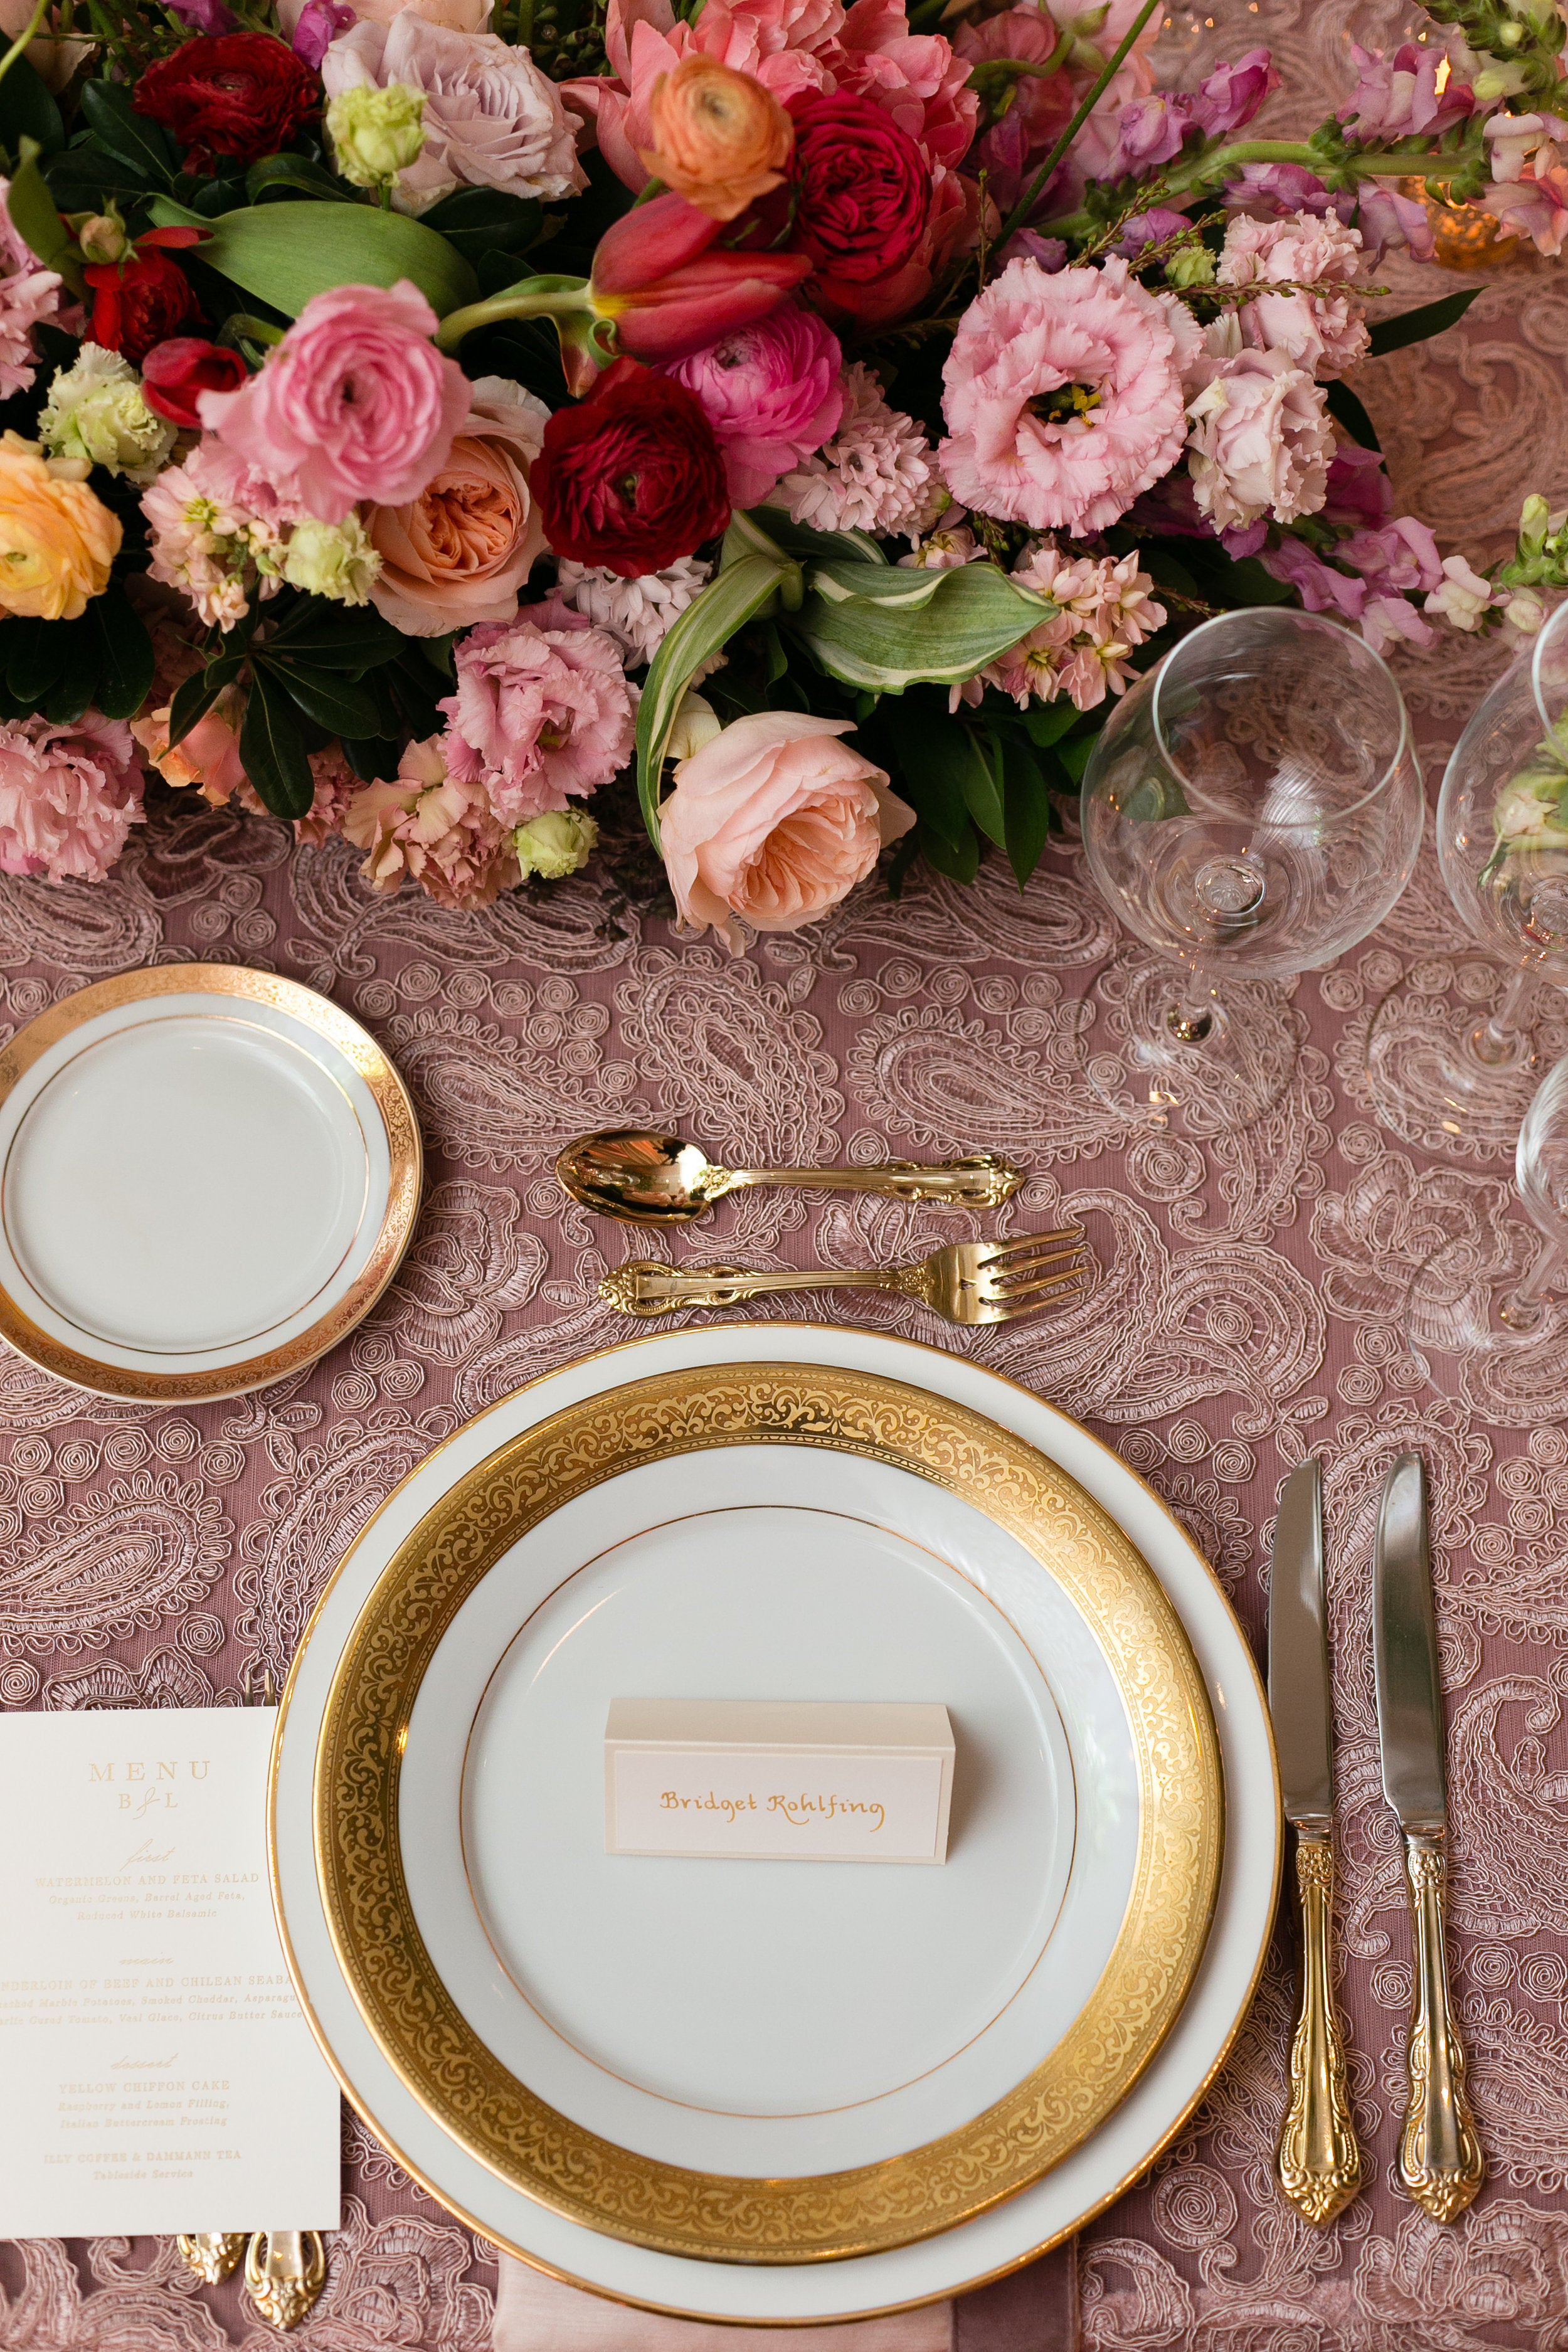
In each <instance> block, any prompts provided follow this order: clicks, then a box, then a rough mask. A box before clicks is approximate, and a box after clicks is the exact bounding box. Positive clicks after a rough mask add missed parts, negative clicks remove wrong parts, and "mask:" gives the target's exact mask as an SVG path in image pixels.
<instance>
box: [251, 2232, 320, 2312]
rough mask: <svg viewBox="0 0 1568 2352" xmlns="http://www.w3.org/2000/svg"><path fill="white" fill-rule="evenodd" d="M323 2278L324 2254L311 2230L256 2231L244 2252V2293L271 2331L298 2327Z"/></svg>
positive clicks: (316, 2234) (317, 2233)
mask: <svg viewBox="0 0 1568 2352" xmlns="http://www.w3.org/2000/svg"><path fill="white" fill-rule="evenodd" d="M326 2278H327V2258H326V2252H325V2250H324V2248H323V2247H322V2244H321V2237H320V2234H319V2232H318V2231H314V2230H258V2231H257V2232H256V2235H255V2236H254V2237H253V2238H252V2239H251V2241H250V2243H249V2245H248V2246H247V2249H246V2254H245V2284H246V2287H247V2291H248V2293H249V2295H250V2300H251V2302H252V2303H253V2304H254V2305H256V2308H257V2310H258V2312H259V2313H260V2314H261V2316H262V2317H263V2319H265V2320H267V2321H268V2322H269V2323H270V2325H271V2326H274V2327H284V2328H288V2327H298V2326H299V2325H300V2321H301V2320H302V2319H303V2318H304V2316H305V2314H306V2313H307V2312H308V2311H309V2310H310V2306H311V2305H312V2304H313V2303H314V2302H315V2300H316V2297H317V2296H318V2295H319V2294H321V2289H322V2287H323V2286H324V2285H325V2284H326Z"/></svg>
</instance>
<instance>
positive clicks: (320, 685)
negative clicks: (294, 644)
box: [256, 655, 380, 736]
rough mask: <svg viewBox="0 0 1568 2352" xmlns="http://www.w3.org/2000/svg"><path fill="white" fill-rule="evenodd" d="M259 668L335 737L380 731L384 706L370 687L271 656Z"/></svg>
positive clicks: (337, 674)
mask: <svg viewBox="0 0 1568 2352" xmlns="http://www.w3.org/2000/svg"><path fill="white" fill-rule="evenodd" d="M256 667H257V668H258V670H265V671H266V673H267V675H268V677H272V678H276V679H277V680H278V682H279V685H280V686H282V687H283V688H285V689H286V690H287V691H288V693H289V695H290V696H291V697H292V698H293V699H294V701H296V702H297V703H298V704H299V706H300V709H301V710H302V711H303V712H304V713H305V715H306V717H307V718H308V719H314V720H315V721H316V724H317V725H318V727H326V728H329V729H330V730H331V732H332V733H333V734H334V735H360V736H363V735H374V734H375V733H376V732H377V731H378V727H377V721H378V719H379V718H380V706H379V704H378V703H377V701H376V698H375V696H374V694H373V693H372V692H371V691H370V689H369V688H368V687H365V686H362V685H360V684H359V683H358V682H357V681H356V680H354V679H353V678H348V677H343V676H342V674H341V673H334V672H333V671H331V670H324V669H312V668H310V667H307V666H306V665H305V664H303V663H292V662H290V663H287V664H285V663H283V662H280V661H274V660H272V659H271V658H270V657H269V656H265V655H264V656H258V660H257V664H256Z"/></svg>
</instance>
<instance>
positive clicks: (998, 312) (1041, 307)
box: [941, 256, 1185, 534]
mask: <svg viewBox="0 0 1568 2352" xmlns="http://www.w3.org/2000/svg"><path fill="white" fill-rule="evenodd" d="M1179 308H1180V306H1179V305H1174V304H1173V303H1172V298H1170V297H1169V296H1167V297H1166V298H1165V299H1164V301H1163V302H1162V300H1161V299H1160V298H1159V297H1157V296H1155V295H1152V294H1150V293H1148V292H1147V291H1146V290H1145V289H1144V288H1142V286H1140V285H1139V283H1138V281H1137V279H1136V278H1132V277H1131V276H1130V275H1129V272H1128V268H1127V264H1126V262H1125V261H1122V260H1121V259H1120V258H1118V257H1115V256H1113V257H1111V258H1110V260H1108V261H1107V262H1106V263H1105V264H1104V266H1103V268H1100V269H1061V270H1058V271H1057V272H1056V273H1055V274H1054V275H1047V272H1046V271H1045V270H1044V269H1042V268H1040V266H1039V264H1038V263H1037V262H1034V261H1023V260H1019V261H1010V262H1009V263H1008V265H1007V267H1006V268H1005V270H1004V271H1003V272H1002V275H1001V276H1000V278H994V279H993V280H992V282H991V284H990V285H989V286H988V287H987V288H986V289H985V291H984V293H983V294H981V295H979V296H978V297H977V298H976V299H975V300H974V301H973V302H972V303H971V304H970V306H969V308H968V310H966V311H965V312H964V314H963V320H962V321H961V322H960V325H959V330H958V332H957V334H956V335H955V336H954V338H953V343H952V351H951V352H949V354H948V357H947V360H946V362H945V364H944V366H943V368H942V381H943V383H944V384H945V386H946V390H945V392H944V394H943V396H942V409H943V413H944V414H945V415H946V417H947V422H948V427H949V432H950V436H951V437H950V438H949V439H948V440H946V441H944V442H943V443H942V451H941V457H942V470H943V472H944V474H945V475H946V477H947V483H948V487H949V488H950V489H951V490H952V494H953V496H954V498H956V499H958V500H959V501H960V503H961V504H962V505H963V506H966V507H973V508H977V509H979V510H980V511H981V512H982V513H983V514H992V515H997V516H1000V517H1001V518H1003V519H1004V520H1007V521H1010V522H1026V523H1027V524H1029V526H1030V527H1031V529H1033V530H1056V529H1058V528H1060V529H1065V530H1068V531H1071V532H1073V533H1075V534H1079V533H1082V532H1084V531H1087V530H1105V529H1106V528H1107V526H1108V525H1109V524H1110V523H1113V522H1114V521H1115V520H1117V518H1118V516H1119V515H1121V514H1124V513H1125V512H1126V510H1127V509H1128V508H1129V507H1130V506H1131V503H1132V501H1133V499H1135V498H1136V497H1137V496H1138V495H1139V493H1140V491H1142V490H1146V489H1148V488H1150V486H1151V484H1152V483H1154V482H1156V481H1158V480H1159V478H1160V477H1161V475H1162V474H1165V473H1168V472H1169V471H1170V469H1171V467H1172V466H1173V465H1174V463H1175V462H1176V459H1177V457H1179V455H1180V454H1181V447H1182V443H1183V440H1184V437H1185V426H1184V415H1183V405H1182V384H1181V377H1180V373H1179V359H1178V352H1177V344H1176V337H1175V332H1174V330H1173V324H1172V316H1173V310H1175V309H1179Z"/></svg>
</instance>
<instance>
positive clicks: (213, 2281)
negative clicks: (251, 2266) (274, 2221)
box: [180, 2230, 250, 2286]
mask: <svg viewBox="0 0 1568 2352" xmlns="http://www.w3.org/2000/svg"><path fill="white" fill-rule="evenodd" d="M249 2243H250V2236H249V2232H248V2231H245V2230H194V2231H184V2230H182V2231H181V2232H180V2253H181V2255H182V2257H183V2259H184V2264H185V2268H186V2269H187V2270H191V2271H195V2274H196V2276H197V2278H199V2279H202V2280H205V2283H206V2284H207V2285H208V2286H216V2285H217V2284H219V2282H220V2281H221V2280H223V2279H226V2278H232V2277H233V2275H234V2273H235V2272H236V2271H237V2269H238V2268H239V2266H240V2264H241V2263H242V2262H243V2261H244V2260H245V2250H246V2248H247V2245H248V2244H249Z"/></svg>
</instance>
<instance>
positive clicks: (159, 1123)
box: [0, 964, 421, 1403]
mask: <svg viewBox="0 0 1568 2352" xmlns="http://www.w3.org/2000/svg"><path fill="white" fill-rule="evenodd" d="M420 1175H421V1150H420V1140H419V1129H418V1125H417V1122H416V1118H415V1114H414V1108H413V1105H412V1103H411V1102H410V1100H409V1097H408V1093H407V1089H406V1088H405V1086H404V1084H403V1081H402V1079H401V1078H400V1077H399V1076H398V1074H397V1072H396V1070H395V1068H394V1066H393V1065H392V1064H391V1062H389V1061H388V1059H387V1057H386V1055H384V1053H383V1052H382V1050H381V1048H380V1046H379V1045H377V1044H376V1042H375V1040H374V1038H373V1037H372V1036H371V1035H370V1034H368V1032H367V1031H365V1030H364V1029H363V1028H361V1026H360V1024H359V1023H358V1022H357V1021H354V1020H352V1019H351V1018H350V1017H349V1015H348V1014H347V1013H342V1012H340V1010H339V1009H338V1007H337V1006H336V1005H335V1004H332V1003H330V1002H329V1001H328V1000H327V998H325V997H324V996H319V995H317V993H316V992H315V991H314V990H313V989H309V988H301V987H300V985H299V984H298V983H297V982H294V981H290V980H282V979H279V977H278V976H277V975H276V974H275V973H272V972H264V971H249V970H247V969H245V968H244V967H240V966H232V965H228V964H161V965H158V966H155V967H154V968H153V969H151V970H148V971H128V972H121V974H119V975H118V977H116V978H115V979H112V980H106V981H100V982H98V983H97V985H96V986H94V987H91V988H84V989H82V990H80V991H79V992H78V993H77V994H75V995H74V996H69V997H67V998H66V999H65V1000H64V1002H63V1003H59V1004H57V1005H54V1006H52V1007H51V1008H50V1010H49V1011H48V1012H47V1013H40V1014H39V1015H38V1017H37V1019H36V1020H34V1021H31V1022H29V1023H28V1024H27V1025H26V1027H25V1028H24V1029H22V1030H20V1031H19V1032H18V1034H16V1036H15V1037H14V1038H13V1039H12V1040H11V1042H10V1044H9V1045H6V1046H5V1049H4V1050H3V1051H0V1336H3V1337H4V1338H5V1339H7V1340H8V1341H9V1342H10V1344H11V1346H12V1347H13V1348H15V1349H16V1350H17V1352H18V1353H19V1354H21V1355H23V1356H26V1357H28V1358H29V1359H30V1360H32V1361H33V1362H34V1363H36V1364H37V1365H39V1366H41V1367H42V1369H43V1370H45V1371H47V1372H51V1373H53V1374H55V1375H56V1376H57V1377H58V1379H60V1380H65V1381H74V1382H75V1383H76V1384H77V1385H78V1386H79V1387H80V1388H85V1389H91V1390H95V1391H98V1392H99V1393H100V1394H102V1395H106V1396H114V1397H128V1398H134V1399H137V1400H168V1401H174V1400H179V1401H181V1402H191V1403H195V1402H201V1401H203V1400H205V1399H208V1398H213V1397H224V1396H234V1395H237V1394H239V1393H240V1392H241V1391H245V1390H247V1389H256V1388H262V1387H264V1386H266V1385H267V1383H268V1382H269V1381H276V1380H280V1379H282V1378H283V1376H284V1375H285V1374H286V1373H289V1372H293V1371H298V1370H301V1369H302V1368H303V1367H304V1366H305V1365H307V1364H310V1363H311V1362H313V1361H314V1360H315V1359H316V1358H317V1357H318V1356H321V1355H323V1354H324V1353H325V1352H326V1350H327V1349H329V1348H331V1347H332V1346H334V1345H335V1344H336V1342H337V1341H338V1340H340V1339H342V1338H343V1337H344V1336H345V1334H346V1333H348V1332H349V1331H350V1330H352V1329H353V1326H354V1325H355V1324H356V1323H357V1322H359V1320H360V1319H361V1318H362V1317H363V1316H364V1315H366V1314H367V1313H368V1312H369V1310H370V1308H371V1307H373V1306H374V1304H375V1301H376V1300H377V1298H378V1297H380V1296H381V1294H382V1292H383V1291H384V1289H385V1287H386V1286H387V1284H388V1283H389V1282H390V1281H391V1279H392V1277H393V1275H394V1274H395V1271H396V1268H397V1264H398V1261H399V1259H400V1258H401V1257H402V1255H403V1252H404V1250H405V1248H406V1246H407V1244H408V1239H409V1236H410V1234H412V1232H413V1229H414V1220H415V1216H416V1212H417V1209H418V1205H419V1186H420Z"/></svg>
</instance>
